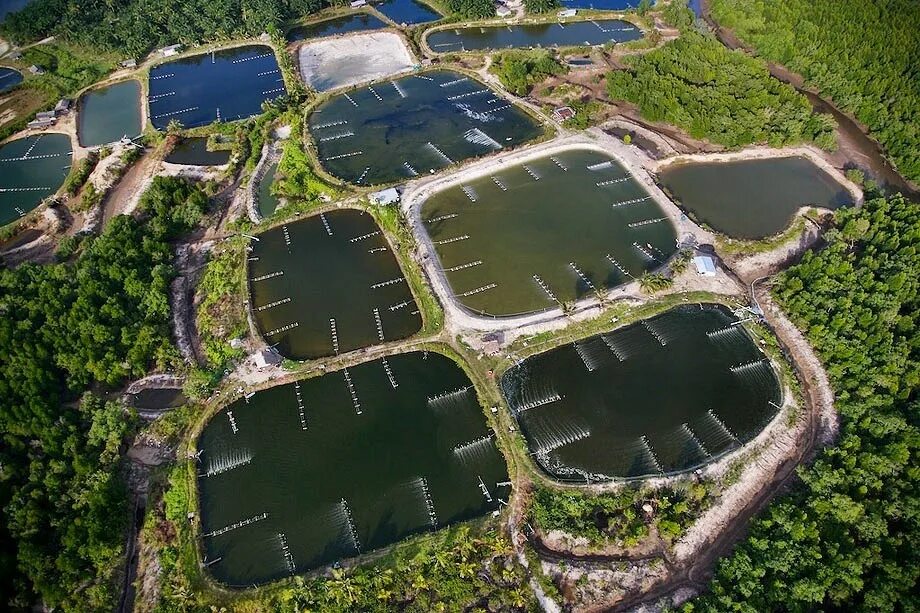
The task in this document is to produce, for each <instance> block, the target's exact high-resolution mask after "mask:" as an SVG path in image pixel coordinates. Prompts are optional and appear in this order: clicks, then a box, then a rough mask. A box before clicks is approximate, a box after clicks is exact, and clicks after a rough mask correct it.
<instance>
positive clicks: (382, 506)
mask: <svg viewBox="0 0 920 613" xmlns="http://www.w3.org/2000/svg"><path fill="white" fill-rule="evenodd" d="M198 449H199V451H200V456H199V460H198V467H197V468H198V475H199V476H198V487H199V492H200V504H201V522H202V532H203V548H204V552H205V554H206V563H207V564H208V570H209V571H210V572H211V573H212V574H213V576H214V577H215V578H216V579H217V580H218V581H220V582H222V583H224V584H228V585H232V586H250V585H253V584H257V583H264V582H266V581H271V580H273V579H278V578H281V577H285V576H289V575H292V574H295V573H303V572H306V571H309V570H311V569H314V568H317V567H320V566H323V565H326V564H331V563H333V562H336V561H339V560H342V559H344V558H351V557H353V556H355V555H357V554H360V553H367V552H370V551H373V550H375V549H379V548H381V547H385V546H387V545H390V544H393V543H396V542H398V541H400V540H402V539H404V538H406V537H407V536H409V535H411V534H413V533H418V532H423V531H429V530H434V529H438V528H441V527H444V526H447V525H449V524H452V523H455V522H458V521H463V520H466V519H471V518H474V517H478V516H480V515H483V514H485V513H487V512H489V511H491V510H494V509H497V508H498V504H499V502H498V499H499V498H503V499H505V500H507V495H508V489H507V488H506V487H504V486H498V485H497V484H498V483H502V482H505V481H507V474H508V473H507V469H506V467H505V463H504V459H503V457H502V455H501V454H500V452H499V451H498V449H497V448H496V447H495V443H494V437H493V434H492V431H491V430H490V429H489V427H488V426H487V424H486V420H485V417H484V415H483V412H482V408H481V407H480V405H479V402H478V400H477V397H476V392H475V390H474V389H473V387H472V384H471V383H470V380H469V379H468V378H467V376H466V374H465V373H464V372H463V370H462V369H461V368H460V367H459V366H458V365H457V364H456V363H454V362H453V361H452V360H450V359H448V358H446V357H444V356H442V355H440V354H437V353H433V352H429V353H420V352H415V353H408V354H402V355H396V356H390V357H388V358H386V359H385V360H377V361H373V362H367V363H364V364H361V365H359V366H353V367H350V368H348V369H345V370H341V371H338V372H332V373H329V374H326V375H323V376H321V377H316V378H313V379H305V380H301V381H299V382H297V383H292V384H288V385H282V386H278V387H273V388H270V389H267V390H265V391H261V392H257V393H256V394H255V395H253V396H251V397H250V398H248V399H240V400H237V401H236V402H234V403H232V404H230V405H229V406H227V407H225V408H224V409H223V410H222V411H220V412H219V413H217V414H216V415H215V416H214V417H213V418H212V419H211V421H210V422H209V423H208V425H207V426H206V427H205V429H204V431H203V432H202V434H201V437H200V438H199V439H198Z"/></svg>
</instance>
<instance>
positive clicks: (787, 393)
mask: <svg viewBox="0 0 920 613" xmlns="http://www.w3.org/2000/svg"><path fill="white" fill-rule="evenodd" d="M723 298H724V299H726V301H725V302H721V301H719V300H720V299H723ZM728 298H729V297H728V296H716V297H715V299H714V300H713V299H707V300H704V301H703V302H700V303H699V304H706V305H714V306H720V307H723V308H726V309H729V310H732V309H733V306H732V305H731V304H730V303H729V302H728ZM695 303H697V301H693V302H683V303H679V304H664V303H661V301H655V300H654V299H653V300H652V301H651V302H649V303H648V304H647V305H644V306H645V307H651V310H650V311H649V312H647V313H642V314H641V315H640V316H639V317H636V318H635V319H633V318H630V319H629V320H627V321H622V322H616V323H614V324H613V325H612V326H608V327H606V328H605V329H604V331H602V332H597V331H593V330H592V331H591V332H590V333H588V334H585V335H578V338H577V339H576V340H575V342H577V341H584V340H588V339H591V338H594V337H597V336H600V335H602V334H610V333H611V332H616V331H617V330H624V329H626V328H628V327H630V326H635V325H638V324H640V323H641V322H643V321H648V320H650V319H654V318H655V317H658V316H660V315H663V314H664V313H667V312H670V311H672V310H674V309H676V308H680V307H681V306H682V305H688V304H695ZM655 307H661V308H655ZM734 308H737V306H735V307H734ZM738 325H741V324H738ZM762 325H764V327H765V330H766V331H767V332H768V334H769V335H770V336H772V337H774V338H776V333H775V332H774V331H773V329H772V327H770V326H769V325H768V324H766V322H763V323H762ZM742 328H744V332H745V334H746V335H747V336H748V338H749V339H750V341H751V344H752V345H753V346H754V347H756V348H757V350H758V351H759V352H760V353H761V355H763V357H764V358H765V359H766V360H767V361H768V362H769V365H770V368H771V370H772V371H773V373H774V375H775V376H776V380H777V383H778V386H779V392H780V398H781V402H780V404H779V408H777V410H776V413H775V414H774V415H773V416H772V417H771V418H770V420H769V421H767V422H766V423H765V424H764V426H763V428H761V430H760V432H758V433H757V435H756V436H755V437H753V438H752V439H751V440H749V441H748V442H746V443H743V444H742V445H740V446H738V447H735V448H732V449H727V450H725V451H723V452H722V453H720V454H717V455H714V456H712V457H710V458H709V459H707V460H706V461H705V462H701V463H699V464H696V465H694V466H689V467H687V468H684V469H681V470H677V471H671V472H667V473H653V474H649V475H637V476H633V477H614V478H611V479H608V480H603V481H590V482H586V481H583V480H576V479H562V478H560V477H559V476H557V475H554V474H553V473H551V472H549V471H548V470H546V469H545V468H544V467H543V466H542V465H541V464H540V463H539V461H537V459H536V458H535V457H534V456H533V455H532V454H531V453H530V447H529V446H527V445H528V444H527V442H526V439H525V440H524V442H523V444H524V445H525V446H526V447H525V448H526V450H527V456H528V459H529V462H528V463H529V465H530V469H531V470H532V471H535V472H536V474H537V475H539V477H540V478H542V479H545V480H546V481H547V482H548V483H549V484H551V485H552V486H555V487H562V488H574V489H577V490H580V491H584V492H590V493H595V494H598V493H603V492H610V491H616V490H617V489H619V488H621V487H623V486H624V485H629V484H635V483H642V484H644V485H648V486H649V487H652V488H654V489H657V488H661V487H666V486H668V485H670V484H673V483H676V482H679V481H681V480H683V479H685V478H686V477H687V475H689V474H691V473H694V472H696V471H702V473H703V474H704V475H705V474H707V473H711V472H723V471H724V470H726V469H727V468H728V466H729V465H730V464H732V463H733V462H735V461H736V460H738V459H739V458H741V457H742V456H744V455H746V454H748V453H750V452H752V451H756V450H761V451H762V450H764V448H765V446H766V445H767V444H768V443H769V442H770V439H772V438H774V437H775V436H777V435H778V434H781V433H782V432H784V431H786V430H791V429H792V426H789V425H788V420H789V419H790V415H791V414H793V412H794V411H797V410H799V409H800V408H801V405H800V403H799V402H798V401H797V400H796V396H795V393H794V391H793V389H792V388H790V385H789V383H788V380H787V375H789V374H790V373H791V372H792V369H793V368H794V366H793V364H792V363H791V362H790V361H789V360H788V359H786V358H785V356H784V354H783V352H782V350H781V346H777V347H775V348H773V349H774V350H773V351H767V350H765V348H764V345H762V344H761V343H758V342H757V337H756V336H754V335H753V334H751V332H750V330H748V329H747V328H745V327H744V326H743V325H742ZM571 342H572V341H571V339H568V338H565V339H561V340H560V341H559V342H556V343H553V344H552V345H550V346H549V347H545V348H541V350H540V351H536V352H533V353H530V354H528V355H527V356H526V357H524V358H523V360H524V361H526V360H527V359H528V358H531V357H534V356H538V355H543V354H545V353H548V352H551V351H554V350H556V349H559V348H560V347H564V346H566V345H568V344H571ZM514 366H515V363H508V364H505V365H504V367H503V368H501V369H499V370H497V371H496V372H495V382H496V386H497V387H498V390H499V396H500V397H501V401H502V404H503V407H504V409H505V411H506V412H507V413H508V415H509V416H510V417H511V419H512V420H513V422H514V424H515V426H516V427H517V429H518V431H519V432H523V431H522V430H521V427H520V424H519V422H518V421H517V415H515V413H514V411H513V410H512V409H511V407H510V405H509V404H508V400H507V398H506V397H505V395H504V392H503V391H502V390H501V386H500V384H499V382H500V381H501V379H502V378H503V377H504V376H505V374H506V373H507V372H508V371H509V370H511V369H512V368H513V367H514Z"/></svg>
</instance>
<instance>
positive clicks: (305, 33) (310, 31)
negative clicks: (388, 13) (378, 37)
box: [287, 13, 387, 42]
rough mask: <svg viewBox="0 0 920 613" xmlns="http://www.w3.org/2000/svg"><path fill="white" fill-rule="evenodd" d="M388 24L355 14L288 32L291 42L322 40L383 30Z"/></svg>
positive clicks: (369, 16)
mask: <svg viewBox="0 0 920 613" xmlns="http://www.w3.org/2000/svg"><path fill="white" fill-rule="evenodd" d="M386 27H387V24H385V23H384V22H383V21H381V20H380V19H378V18H377V17H374V16H373V15H371V14H369V13H355V14H353V15H345V16H343V17H336V18H334V19H326V20H325V21H318V22H316V23H311V24H307V25H305V26H298V27H296V28H294V29H293V30H291V31H290V32H288V34H287V39H288V41H290V42H296V41H299V40H306V39H309V38H322V37H324V36H335V35H336V34H348V33H350V32H363V31H365V30H382V29H383V28H386Z"/></svg>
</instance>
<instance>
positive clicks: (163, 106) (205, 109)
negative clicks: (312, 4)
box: [148, 45, 286, 130]
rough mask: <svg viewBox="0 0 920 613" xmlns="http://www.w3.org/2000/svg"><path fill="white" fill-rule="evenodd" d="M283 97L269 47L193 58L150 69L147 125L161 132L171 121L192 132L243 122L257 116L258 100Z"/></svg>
mask: <svg viewBox="0 0 920 613" xmlns="http://www.w3.org/2000/svg"><path fill="white" fill-rule="evenodd" d="M285 93H286V91H285V89H284V79H283V78H282V77H281V72H280V71H279V70H278V62H277V61H276V59H275V54H274V52H273V51H272V50H271V47H267V46H265V45H248V46H245V47H236V48H234V49H224V50H223V51H213V52H211V53H204V54H201V55H193V56H190V57H187V58H182V59H179V60H173V61H171V62H166V63H164V64H159V65H157V66H154V67H153V68H151V69H150V91H149V95H148V102H149V105H150V121H151V123H153V127H155V128H156V129H158V130H164V129H166V127H167V126H168V125H169V122H171V121H173V120H176V121H178V122H179V123H180V124H182V125H183V126H184V127H186V128H192V127H196V126H203V125H206V124H209V123H211V122H213V121H215V120H216V121H234V120H236V119H245V118H247V117H251V116H253V115H258V114H259V113H261V112H262V103H263V102H264V101H266V100H274V99H275V98H278V97H280V96H283V95H285Z"/></svg>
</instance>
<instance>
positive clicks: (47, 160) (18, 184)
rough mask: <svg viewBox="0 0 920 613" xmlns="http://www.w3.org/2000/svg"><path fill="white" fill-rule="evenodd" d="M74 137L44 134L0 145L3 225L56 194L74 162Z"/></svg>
mask: <svg viewBox="0 0 920 613" xmlns="http://www.w3.org/2000/svg"><path fill="white" fill-rule="evenodd" d="M71 154H72V151H71V147H70V138H69V137H68V136H67V135H65V134H40V135H38V136H29V137H26V138H20V139H17V140H14V141H10V142H8V143H6V144H5V145H0V226H2V225H5V224H8V223H10V222H11V221H15V220H17V219H19V218H20V217H22V216H24V215H25V214H26V213H28V212H29V211H31V210H32V209H34V208H35V207H37V206H38V205H39V204H41V202H42V200H44V199H45V198H47V197H48V196H53V195H54V193H55V192H57V190H58V188H60V187H61V184H62V183H63V182H64V179H65V177H67V173H68V172H70V165H71Z"/></svg>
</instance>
